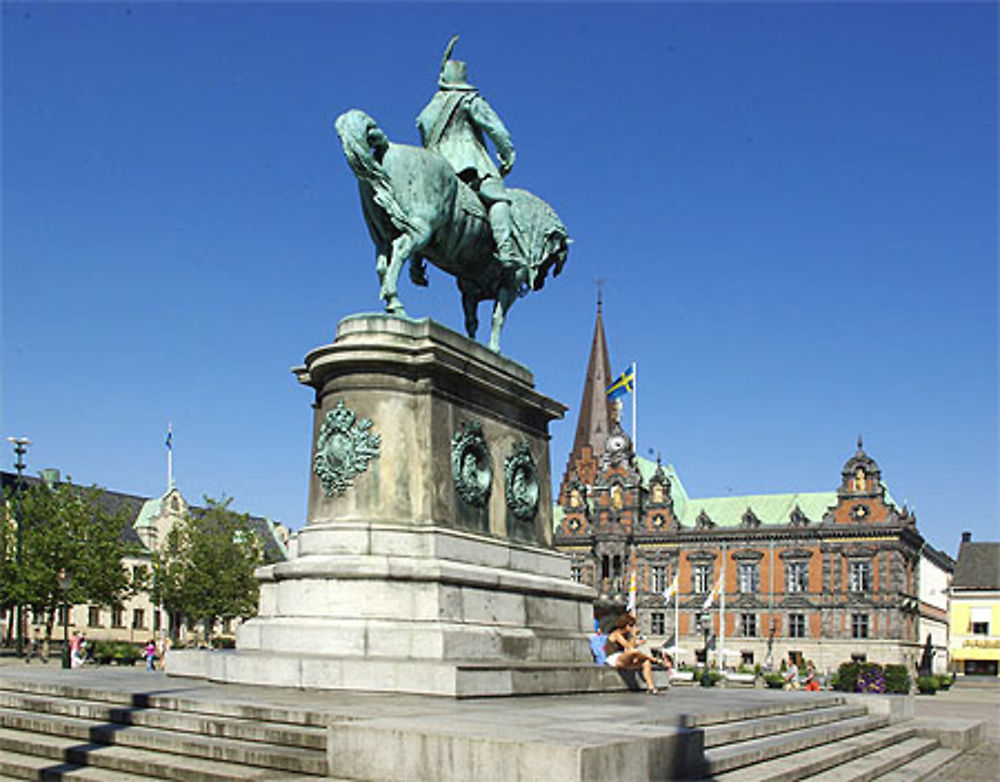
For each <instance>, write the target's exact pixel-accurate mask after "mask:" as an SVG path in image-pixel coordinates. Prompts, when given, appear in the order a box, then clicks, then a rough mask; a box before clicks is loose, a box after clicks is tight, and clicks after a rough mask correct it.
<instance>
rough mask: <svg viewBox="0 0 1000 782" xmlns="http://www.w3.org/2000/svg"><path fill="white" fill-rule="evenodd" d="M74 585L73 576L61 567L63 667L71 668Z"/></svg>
mask: <svg viewBox="0 0 1000 782" xmlns="http://www.w3.org/2000/svg"><path fill="white" fill-rule="evenodd" d="M71 586H73V577H72V576H71V575H69V573H67V572H66V568H60V569H59V591H60V592H61V593H62V609H63V610H62V619H63V648H62V667H63V668H69V667H71V665H72V661H71V660H70V655H69V601H68V599H67V597H68V595H69V589H70V587H71Z"/></svg>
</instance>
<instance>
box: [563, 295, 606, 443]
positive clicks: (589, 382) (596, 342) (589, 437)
mask: <svg viewBox="0 0 1000 782" xmlns="http://www.w3.org/2000/svg"><path fill="white" fill-rule="evenodd" d="M601 304H602V302H601V289H600V285H598V288H597V319H596V321H595V322H594V337H593V339H592V340H591V343H590V361H589V362H588V364H587V377H586V379H585V380H584V383H583V398H582V399H581V400H580V415H579V417H578V418H577V421H576V437H575V438H574V439H573V453H572V456H571V459H572V457H573V456H575V457H579V456H581V455H582V453H583V447H584V446H586V445H589V446H590V447H591V449H592V452H593V454H594V455H595V456H597V455H599V454H602V453H604V443H605V441H606V440H607V437H608V431H609V430H610V428H611V402H610V401H608V397H607V394H605V392H604V391H605V389H606V388H607V387H608V384H610V383H611V359H610V358H609V357H608V343H607V340H606V339H605V337H604V320H603V317H602V315H601Z"/></svg>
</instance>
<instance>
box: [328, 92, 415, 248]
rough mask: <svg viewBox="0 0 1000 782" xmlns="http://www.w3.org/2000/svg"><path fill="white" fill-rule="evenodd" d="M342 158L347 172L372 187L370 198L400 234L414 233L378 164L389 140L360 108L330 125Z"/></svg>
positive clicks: (390, 183)
mask: <svg viewBox="0 0 1000 782" xmlns="http://www.w3.org/2000/svg"><path fill="white" fill-rule="evenodd" d="M334 127H335V128H336V129H337V135H338V136H340V143H341V144H342V145H343V147H344V157H346V158H347V165H349V166H350V167H351V171H353V172H354V175H355V176H356V177H357V178H358V179H359V180H360V181H362V182H367V183H368V184H369V185H371V188H372V191H373V192H372V197H373V199H374V201H375V203H376V204H378V205H379V206H380V207H382V209H383V210H384V211H385V213H386V215H387V216H388V217H389V219H390V220H391V221H392V223H393V225H395V226H396V228H398V229H399V230H400V231H413V230H415V228H414V225H413V223H412V221H411V220H410V218H409V215H407V213H406V210H404V209H403V206H402V204H400V203H399V201H398V200H397V199H396V195H395V193H393V189H392V180H391V179H390V177H389V172H387V171H386V170H385V167H384V166H383V165H382V162H381V161H382V158H383V157H385V153H386V152H387V151H388V149H389V139H388V138H387V137H386V135H385V133H383V132H382V130H381V128H379V126H378V125H376V124H375V120H373V119H372V118H371V117H369V116H368V115H367V114H365V113H364V112H363V111H361V110H360V109H350V110H348V111H345V112H344V113H343V114H341V115H340V116H339V117H337V120H336V122H334Z"/></svg>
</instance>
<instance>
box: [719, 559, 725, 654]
mask: <svg viewBox="0 0 1000 782" xmlns="http://www.w3.org/2000/svg"><path fill="white" fill-rule="evenodd" d="M719 578H720V579H722V589H720V590H719V592H720V596H719V670H720V671H721V670H724V667H725V659H726V658H725V653H726V544H725V543H723V544H722V573H721V574H720V576H719Z"/></svg>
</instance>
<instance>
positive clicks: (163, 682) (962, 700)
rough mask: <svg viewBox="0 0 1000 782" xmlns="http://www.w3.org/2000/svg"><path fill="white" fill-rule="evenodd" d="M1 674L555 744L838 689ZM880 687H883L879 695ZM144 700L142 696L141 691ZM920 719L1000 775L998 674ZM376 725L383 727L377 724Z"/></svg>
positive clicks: (940, 700)
mask: <svg viewBox="0 0 1000 782" xmlns="http://www.w3.org/2000/svg"><path fill="white" fill-rule="evenodd" d="M0 680H7V681H30V682H36V683H48V684H52V685H66V684H69V685H73V686H78V687H80V688H94V689H104V690H111V691H115V692H119V693H123V694H131V695H133V696H134V695H140V694H144V695H152V696H157V697H160V698H174V697H176V698H178V699H183V700H185V701H188V702H191V701H195V702H198V701H201V702H205V703H206V704H208V703H211V704H212V707H213V708H215V709H218V708H222V709H225V707H226V705H227V704H232V705H233V706H234V708H235V706H236V705H237V704H246V703H248V702H249V703H254V704H257V705H259V706H260V707H262V708H265V709H271V710H280V709H288V710H290V711H301V710H308V711H310V712H314V713H315V722H314V723H313V724H316V725H317V726H319V725H324V724H331V723H341V724H347V723H352V724H353V725H354V726H356V728H360V729H361V730H362V731H363V730H364V729H363V727H362V723H369V724H370V725H371V726H372V728H376V727H377V726H382V727H383V728H387V727H390V726H393V725H398V726H417V725H419V726H434V727H435V728H437V729H441V730H444V731H451V732H459V733H463V734H466V735H470V736H472V735H475V734H477V733H479V732H484V733H489V734H491V735H504V736H506V737H509V738H510V739H512V740H514V741H518V740H521V741H524V740H529V741H539V742H541V743H542V744H549V746H554V745H555V744H556V743H558V742H560V741H573V740H574V739H573V737H574V735H575V736H576V739H577V740H580V739H582V738H583V737H584V736H590V737H597V736H601V737H602V739H603V740H608V739H612V738H613V737H615V736H617V737H619V738H620V739H625V738H627V737H629V736H636V735H641V734H642V733H643V732H644V731H649V730H653V729H655V730H657V731H661V732H662V731H663V730H664V729H666V730H668V731H669V730H671V729H677V730H682V729H683V728H684V727H685V726H690V725H692V724H695V723H697V722H698V721H699V715H701V717H702V718H705V717H706V716H707V715H709V714H711V715H713V717H714V715H720V714H725V713H726V712H730V711H731V712H737V711H745V710H748V709H759V710H760V711H761V713H762V714H763V713H765V712H766V711H767V710H768V709H769V708H772V707H773V706H774V705H775V704H780V703H782V702H788V701H791V700H805V699H819V698H828V697H830V696H831V695H833V693H818V694H817V693H806V692H794V693H785V692H781V691H774V690H756V689H749V688H746V689H744V688H729V689H717V688H712V689H705V688H701V687H691V686H675V687H673V688H672V689H670V690H668V691H666V692H663V693H662V694H660V695H657V696H652V697H651V696H647V695H645V694H644V693H642V692H634V693H633V692H629V693H609V694H600V695H593V694H586V695H583V694H581V695H562V696H532V697H520V698H475V699H467V700H455V699H452V698H443V697H433V696H420V695H402V694H385V693H359V692H337V691H322V692H320V691H306V690H293V689H283V688H270V687H248V686H240V685H222V684H213V683H209V682H206V681H204V680H196V679H184V678H178V677H169V676H167V675H165V674H164V673H163V672H160V671H157V672H152V673H150V672H147V671H145V670H144V669H143V668H142V667H141V666H136V667H134V668H128V667H124V668H119V667H111V666H101V667H86V668H83V669H78V670H64V669H62V668H61V667H60V665H59V662H58V660H51V661H50V662H49V663H48V664H45V665H43V664H41V663H39V662H38V661H37V660H35V661H32V663H31V664H30V665H25V664H24V663H23V662H22V661H20V660H18V659H16V658H13V657H9V656H8V657H0ZM872 697H876V696H872ZM140 700H141V699H140ZM913 708H914V716H915V717H916V719H917V720H933V721H935V722H939V723H941V722H948V721H953V720H954V721H959V720H981V721H983V722H985V723H986V725H987V735H988V741H987V742H986V743H985V744H983V745H981V746H979V747H978V748H976V749H974V750H972V751H970V752H967V753H966V754H964V755H963V756H961V757H959V758H957V759H955V760H954V761H952V762H951V763H949V764H948V765H947V766H946V767H944V768H943V769H941V770H939V771H938V772H937V773H936V774H935V778H937V779H947V780H990V779H1000V776H998V769H1000V687H998V686H996V685H995V684H994V683H993V682H984V683H966V682H960V683H959V684H958V685H957V686H956V687H954V688H952V689H951V690H950V691H947V692H941V693H939V694H937V695H935V696H933V697H930V696H922V697H916V698H914V699H913ZM375 732H376V733H377V730H376V731H375Z"/></svg>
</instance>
